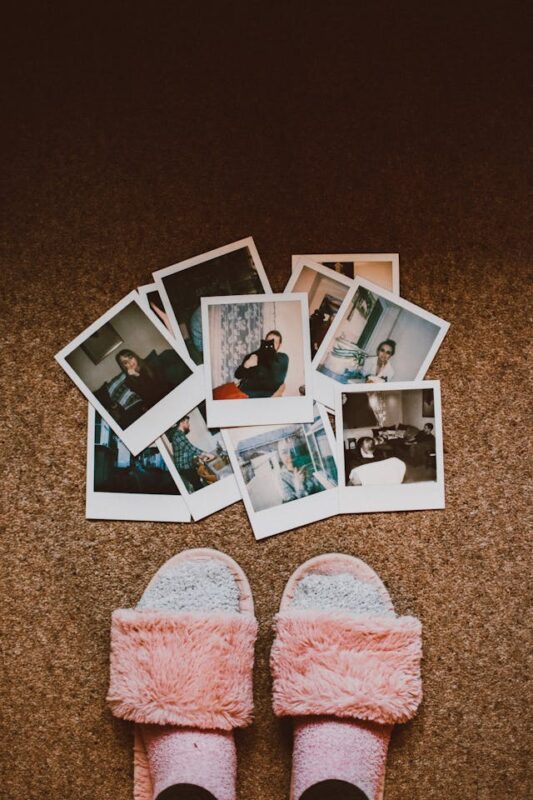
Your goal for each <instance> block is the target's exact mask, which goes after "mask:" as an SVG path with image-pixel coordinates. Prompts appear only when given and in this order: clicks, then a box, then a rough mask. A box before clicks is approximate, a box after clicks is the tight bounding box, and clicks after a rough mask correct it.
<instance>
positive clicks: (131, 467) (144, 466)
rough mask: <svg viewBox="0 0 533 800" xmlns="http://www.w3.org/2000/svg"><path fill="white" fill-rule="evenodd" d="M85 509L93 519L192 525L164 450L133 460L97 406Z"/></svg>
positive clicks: (90, 433) (154, 448) (89, 446)
mask: <svg viewBox="0 0 533 800" xmlns="http://www.w3.org/2000/svg"><path fill="white" fill-rule="evenodd" d="M85 510H86V517H87V519H124V520H142V521H151V522H190V520H191V515H190V513H189V509H188V508H187V505H186V504H185V502H184V500H183V497H181V496H180V492H179V489H178V487H177V485H176V483H175V481H174V479H173V478H172V475H171V474H170V472H169V470H168V468H167V465H166V464H165V461H164V458H163V456H162V454H161V452H160V450H159V448H158V447H157V446H156V445H151V446H150V447H147V448H146V449H144V450H142V451H141V452H140V453H139V455H137V456H133V455H132V454H131V453H130V451H129V450H128V448H127V447H126V445H125V444H124V442H122V441H121V440H120V439H119V437H118V436H117V435H116V433H115V432H114V431H113V430H111V428H110V427H109V425H108V424H107V422H106V421H105V420H104V419H102V417H101V416H100V414H98V412H97V411H95V410H94V408H93V407H92V406H91V405H89V421H88V428H87V491H86V506H85Z"/></svg>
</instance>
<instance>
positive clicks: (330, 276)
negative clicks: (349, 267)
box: [285, 258, 353, 360]
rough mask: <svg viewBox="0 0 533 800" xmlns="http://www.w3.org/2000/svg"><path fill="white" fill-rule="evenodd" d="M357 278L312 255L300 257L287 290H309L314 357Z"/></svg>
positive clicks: (306, 291) (310, 330) (310, 332)
mask: <svg viewBox="0 0 533 800" xmlns="http://www.w3.org/2000/svg"><path fill="white" fill-rule="evenodd" d="M352 284H353V280H351V279H350V278H346V277H345V276H344V275H341V274H339V273H337V272H333V270H331V269H328V268H327V267H323V266H322V264H318V263H317V262H316V261H311V259H308V258H301V259H299V260H297V262H296V265H295V266H294V268H293V273H292V275H291V277H290V278H289V282H288V283H287V286H286V287H285V292H305V293H306V294H307V297H308V302H309V334H310V340H311V360H313V358H314V357H315V356H316V354H317V353H318V349H319V347H320V345H321V344H322V340H323V339H324V336H325V335H326V333H327V332H328V330H329V328H330V326H331V324H332V323H333V320H334V319H335V317H336V315H337V311H338V310H339V308H340V307H341V305H342V301H343V300H344V298H345V297H346V295H347V294H348V291H349V289H350V287H351V286H352Z"/></svg>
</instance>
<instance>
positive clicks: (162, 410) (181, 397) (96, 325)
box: [55, 290, 204, 456]
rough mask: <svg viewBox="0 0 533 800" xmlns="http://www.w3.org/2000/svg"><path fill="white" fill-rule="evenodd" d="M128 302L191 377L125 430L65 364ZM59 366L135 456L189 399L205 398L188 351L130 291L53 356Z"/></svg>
mask: <svg viewBox="0 0 533 800" xmlns="http://www.w3.org/2000/svg"><path fill="white" fill-rule="evenodd" d="M130 303H136V305H137V306H138V307H139V308H140V310H141V311H142V313H143V314H144V315H145V316H146V317H147V318H148V320H149V321H150V322H151V323H152V324H153V325H154V327H155V328H156V329H157V331H158V332H159V333H160V334H161V336H162V337H163V338H164V339H165V340H166V341H167V342H168V343H169V345H170V347H171V348H172V349H173V350H175V351H176V353H177V354H178V355H179V357H180V358H181V359H182V360H183V361H184V362H185V364H186V365H187V367H188V368H189V369H190V370H191V375H189V377H188V378H185V380H184V381H182V382H181V383H180V384H179V386H176V387H175V388H174V389H173V390H172V391H171V392H169V393H168V394H167V396H166V397H163V399H162V400H160V401H159V402H158V403H156V404H155V406H153V407H152V408H150V409H148V411H145V413H144V414H143V415H142V416H141V417H139V419H138V420H136V421H135V422H132V424H131V425H129V426H128V427H127V428H126V429H125V430H123V429H122V428H121V427H120V425H119V424H118V423H117V422H116V421H115V420H114V419H113V417H112V416H111V414H110V413H109V412H108V411H107V409H105V408H104V407H103V405H102V404H101V403H100V401H99V400H98V399H97V397H96V396H95V395H94V393H93V392H92V391H91V390H90V389H89V387H88V386H87V385H86V384H85V383H84V382H83V380H82V379H81V378H80V377H79V376H78V374H77V373H76V371H75V370H74V369H73V368H72V367H71V366H70V364H69V363H68V361H67V356H68V355H70V353H72V352H73V351H74V350H75V349H76V348H77V347H79V346H80V345H81V344H83V342H85V341H86V339H87V338H88V337H89V336H91V335H92V334H93V333H95V332H96V331H98V330H99V329H100V328H101V327H102V325H103V324H104V323H106V322H112V320H113V318H114V317H115V316H116V315H117V314H118V313H119V312H120V311H122V310H123V309H124V308H126V306H128V305H130ZM55 359H56V361H57V362H58V364H59V365H60V366H61V367H62V368H63V369H64V370H65V372H66V373H67V375H68V376H69V378H71V380H72V381H73V382H74V383H75V384H76V386H77V387H78V389H79V390H80V391H81V393H82V394H83V395H84V397H85V398H86V399H87V400H88V401H89V403H90V404H91V405H92V406H94V408H95V409H96V410H97V411H98V413H99V414H100V416H101V417H103V418H104V419H105V421H106V422H107V423H108V425H109V426H110V427H111V428H112V429H113V430H114V431H115V433H116V434H117V436H118V437H119V438H120V439H122V441H123V442H124V444H125V445H126V447H127V448H128V450H130V452H131V453H132V454H133V455H134V456H136V455H138V454H139V453H140V452H141V450H144V449H145V447H148V445H150V444H152V442H154V441H155V440H156V439H157V438H158V437H159V436H160V435H161V434H162V433H163V432H164V431H166V430H168V429H169V428H170V427H171V426H172V425H173V424H174V422H175V421H176V420H177V419H179V418H180V416H182V415H183V414H184V413H186V410H185V409H186V407H189V406H190V404H191V400H192V402H193V404H194V405H195V406H196V405H198V403H201V401H202V400H203V398H204V382H203V375H202V374H201V373H200V372H198V371H197V370H196V369H195V364H194V363H193V361H192V359H191V358H190V356H189V353H188V352H187V348H186V347H184V346H182V345H181V344H180V343H179V342H177V341H176V340H175V339H173V338H172V336H171V335H170V333H169V332H168V330H167V329H166V327H165V326H164V325H163V323H162V322H161V321H160V320H159V319H158V317H157V316H156V315H155V314H154V313H153V312H152V311H147V310H146V307H145V304H143V302H141V299H140V296H139V293H138V292H137V291H136V290H133V291H132V292H130V293H129V294H127V295H126V296H125V297H123V298H122V300H119V302H118V303H116V304H115V305H114V306H112V307H111V308H110V309H109V310H108V311H106V313H105V314H102V316H101V317H99V318H98V319H97V320H95V322H93V323H92V324H91V325H89V326H88V327H87V328H85V330H84V331H82V333H80V334H79V335H78V336H76V338H75V339H73V340H72V341H71V342H70V343H69V344H68V345H67V346H66V347H64V348H63V349H62V350H60V351H59V352H58V353H56V355H55Z"/></svg>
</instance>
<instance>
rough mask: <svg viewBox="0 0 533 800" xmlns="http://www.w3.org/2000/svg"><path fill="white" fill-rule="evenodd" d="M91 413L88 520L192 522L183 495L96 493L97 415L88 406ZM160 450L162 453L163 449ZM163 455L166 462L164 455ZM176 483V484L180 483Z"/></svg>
mask: <svg viewBox="0 0 533 800" xmlns="http://www.w3.org/2000/svg"><path fill="white" fill-rule="evenodd" d="M88 411H89V413H88V422H87V480H86V484H85V486H86V491H85V516H86V518H87V519H116V520H130V521H133V520H136V521H138V522H190V521H191V515H190V513H189V509H188V508H187V504H186V503H185V500H184V499H183V496H182V495H181V494H179V495H175V494H139V493H129V492H97V491H95V489H94V446H95V443H94V433H95V422H96V411H95V410H94V408H93V407H92V405H91V404H90V403H89V404H88ZM158 447H159V445H158ZM159 450H160V452H161V448H160V447H159ZM161 455H162V456H163V458H164V455H163V453H162V452H161ZM165 463H166V461H165ZM171 475H172V473H171ZM172 479H173V480H174V475H172ZM174 482H175V483H176V481H174ZM176 485H177V484H176ZM178 489H180V487H179V486H178ZM180 492H181V489H180Z"/></svg>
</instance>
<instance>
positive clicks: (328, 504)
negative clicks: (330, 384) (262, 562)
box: [223, 403, 338, 539]
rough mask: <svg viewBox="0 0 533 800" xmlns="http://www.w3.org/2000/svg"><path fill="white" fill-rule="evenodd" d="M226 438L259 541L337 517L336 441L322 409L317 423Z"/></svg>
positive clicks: (241, 431)
mask: <svg viewBox="0 0 533 800" xmlns="http://www.w3.org/2000/svg"><path fill="white" fill-rule="evenodd" d="M223 434H224V440H225V442H226V445H227V448H228V453H229V456H230V459H231V463H232V465H233V469H234V471H235V475H236V478H237V482H238V485H239V488H240V491H241V494H242V498H243V501H244V505H245V507H246V511H247V513H248V517H249V518H250V524H251V526H252V529H253V532H254V535H255V537H256V539H263V538H264V537H266V536H272V535H274V534H276V533H282V532H283V531H288V530H290V529H292V528H298V527H300V526H301V525H306V524H308V523H311V522H316V521H317V520H320V519H325V518H326V517H330V516H332V515H333V514H336V513H337V509H338V497H337V483H338V478H337V464H336V462H335V441H334V437H333V432H332V430H331V426H330V423H329V420H328V416H327V414H326V413H325V411H324V409H322V408H320V407H319V406H318V405H317V404H316V403H315V405H314V407H313V421H312V422H308V423H297V424H291V425H261V426H256V427H250V428H231V429H227V430H224V432H223Z"/></svg>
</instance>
